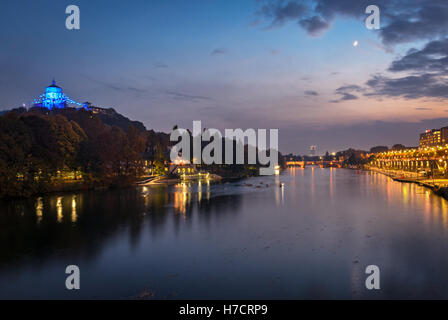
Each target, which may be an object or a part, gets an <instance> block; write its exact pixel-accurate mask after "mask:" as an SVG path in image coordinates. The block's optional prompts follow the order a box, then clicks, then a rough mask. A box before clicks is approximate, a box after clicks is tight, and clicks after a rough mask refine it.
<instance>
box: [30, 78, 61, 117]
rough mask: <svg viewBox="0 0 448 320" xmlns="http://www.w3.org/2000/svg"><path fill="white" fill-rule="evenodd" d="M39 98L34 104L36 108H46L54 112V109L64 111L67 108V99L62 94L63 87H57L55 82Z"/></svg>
mask: <svg viewBox="0 0 448 320" xmlns="http://www.w3.org/2000/svg"><path fill="white" fill-rule="evenodd" d="M39 98H40V99H39V101H38V100H36V101H35V103H34V106H35V107H45V108H47V109H49V110H52V109H54V108H56V109H62V108H65V107H66V106H67V97H66V96H65V94H64V93H63V92H62V89H61V87H58V86H57V85H56V82H55V81H54V80H53V82H52V83H51V85H49V86H48V87H47V88H46V89H45V93H44V94H42V95H40V97H39Z"/></svg>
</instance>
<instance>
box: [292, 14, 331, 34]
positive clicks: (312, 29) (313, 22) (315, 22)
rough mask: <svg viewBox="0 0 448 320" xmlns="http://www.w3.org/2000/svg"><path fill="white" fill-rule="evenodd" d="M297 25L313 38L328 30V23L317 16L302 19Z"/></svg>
mask: <svg viewBox="0 0 448 320" xmlns="http://www.w3.org/2000/svg"><path fill="white" fill-rule="evenodd" d="M299 24H300V25H301V26H302V27H303V28H304V29H305V30H306V32H308V34H309V35H311V36H313V37H317V36H320V35H321V34H322V33H323V32H324V31H325V30H327V29H328V28H330V23H328V22H326V21H324V20H323V19H322V18H320V17H318V16H313V17H311V18H308V19H302V20H300V21H299Z"/></svg>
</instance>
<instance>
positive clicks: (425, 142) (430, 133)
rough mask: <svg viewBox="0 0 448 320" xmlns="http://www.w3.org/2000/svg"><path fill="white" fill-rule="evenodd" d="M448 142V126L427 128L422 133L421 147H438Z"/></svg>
mask: <svg viewBox="0 0 448 320" xmlns="http://www.w3.org/2000/svg"><path fill="white" fill-rule="evenodd" d="M447 143H448V127H443V128H440V129H430V130H426V131H425V132H424V133H422V134H420V148H428V147H436V146H441V145H445V144H447Z"/></svg>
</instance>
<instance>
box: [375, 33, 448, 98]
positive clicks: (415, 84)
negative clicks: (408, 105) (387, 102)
mask: <svg viewBox="0 0 448 320" xmlns="http://www.w3.org/2000/svg"><path fill="white" fill-rule="evenodd" d="M387 71H389V72H390V73H391V74H394V75H397V76H392V75H385V74H376V75H373V76H372V77H371V79H370V80H369V81H367V86H368V88H369V89H370V92H369V93H366V95H367V96H378V95H385V96H391V97H404V98H406V99H415V98H442V99H446V98H448V78H447V77H448V39H441V40H434V41H431V42H429V43H427V44H426V45H425V46H424V47H423V49H421V50H418V49H415V48H413V49H411V50H409V51H408V52H407V53H406V54H405V55H404V56H403V57H400V58H398V59H396V60H394V61H393V62H392V63H391V65H390V66H389V68H388V70H387Z"/></svg>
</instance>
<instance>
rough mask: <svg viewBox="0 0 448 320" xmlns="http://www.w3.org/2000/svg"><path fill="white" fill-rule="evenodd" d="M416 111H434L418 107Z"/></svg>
mask: <svg viewBox="0 0 448 320" xmlns="http://www.w3.org/2000/svg"><path fill="white" fill-rule="evenodd" d="M415 110H418V111H429V110H432V108H425V107H417V108H415Z"/></svg>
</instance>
